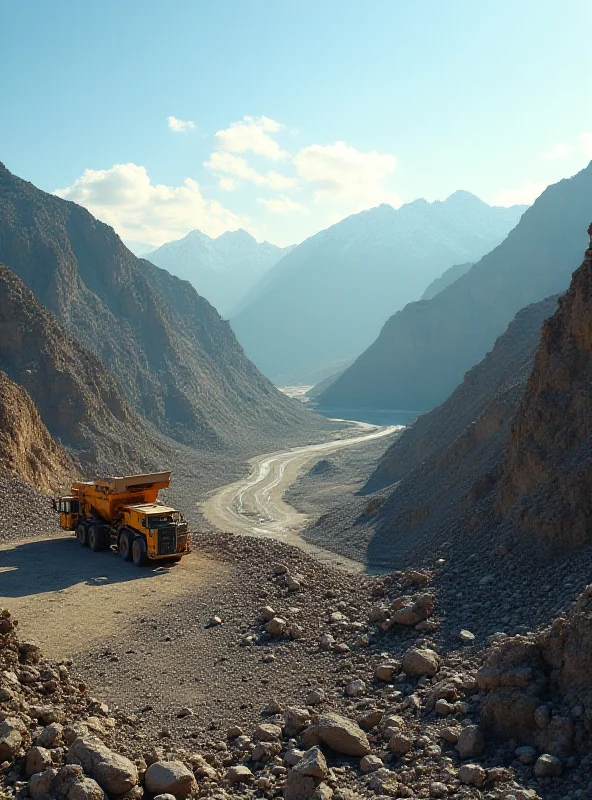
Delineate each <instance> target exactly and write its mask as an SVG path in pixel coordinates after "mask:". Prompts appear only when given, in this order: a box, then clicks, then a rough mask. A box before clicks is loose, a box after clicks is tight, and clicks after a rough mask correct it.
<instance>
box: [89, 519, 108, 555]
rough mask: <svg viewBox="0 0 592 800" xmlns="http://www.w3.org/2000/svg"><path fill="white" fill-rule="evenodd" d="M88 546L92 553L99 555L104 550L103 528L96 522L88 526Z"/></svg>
mask: <svg viewBox="0 0 592 800" xmlns="http://www.w3.org/2000/svg"><path fill="white" fill-rule="evenodd" d="M87 538H88V546H89V547H90V549H91V550H92V551H93V553H99V552H100V551H101V550H104V549H105V532H104V531H103V526H102V525H100V524H99V523H98V522H91V524H90V525H89V526H88V534H87Z"/></svg>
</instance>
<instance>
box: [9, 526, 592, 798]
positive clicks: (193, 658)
mask: <svg viewBox="0 0 592 800" xmlns="http://www.w3.org/2000/svg"><path fill="white" fill-rule="evenodd" d="M59 541H63V540H59ZM71 543H72V545H73V546H75V547H79V545H78V543H77V542H75V541H73V540H72V542H71ZM194 547H195V550H196V551H197V552H198V553H199V559H200V562H199V570H198V572H199V586H197V585H195V586H194V591H191V589H190V590H189V591H184V590H181V591H180V592H178V593H173V594H170V593H169V592H168V591H167V590H166V589H162V588H154V587H153V588H152V589H151V588H150V585H151V584H155V583H159V582H160V581H161V579H162V577H164V579H165V580H166V577H167V576H162V577H158V576H153V577H150V576H149V575H145V576H144V577H142V578H137V579H136V580H132V581H130V582H129V583H128V585H129V586H130V588H132V587H134V588H132V595H133V594H135V595H136V596H138V595H139V596H140V598H141V597H146V598H147V599H146V600H145V601H144V603H143V604H144V608H141V605H142V601H141V599H139V602H137V603H135V604H134V605H132V606H131V608H130V610H129V611H128V613H127V614H125V615H121V614H117V611H118V609H117V608H116V607H115V604H114V597H111V601H110V603H108V604H106V605H105V606H104V608H103V612H104V615H105V619H106V623H107V624H106V626H105V630H96V629H95V628H94V627H93V625H92V619H93V618H92V617H91V618H88V617H87V630H88V640H89V646H88V649H86V650H83V651H80V652H76V653H73V652H67V653H63V654H62V655H61V657H60V653H59V650H60V643H56V642H55V641H54V642H53V644H52V646H51V650H52V657H53V661H52V662H49V663H48V662H45V661H43V660H40V659H41V655H40V653H39V651H38V649H36V648H35V647H34V646H33V645H31V644H24V643H23V642H22V640H21V641H20V642H19V641H18V640H17V639H16V638H15V630H14V628H13V625H14V621H13V619H12V618H11V617H10V616H8V614H7V612H4V613H3V615H2V616H1V617H0V698H1V699H0V709H1V710H0V720H1V719H3V718H4V720H5V721H4V723H2V722H1V721H0V752H1V753H2V756H3V758H4V759H5V763H4V764H3V768H2V773H1V774H2V777H1V778H0V780H1V781H2V782H3V785H4V786H5V792H6V794H7V796H8V797H12V796H13V793H14V792H15V791H16V792H20V796H23V797H24V796H27V793H28V792H30V794H31V795H32V796H33V798H36V797H41V788H42V787H44V786H45V787H46V790H48V791H49V792H50V794H51V796H53V797H66V796H67V797H73V796H75V797H79V796H80V797H96V796H98V794H96V792H97V791H98V790H97V789H96V788H95V785H96V784H97V783H98V784H99V785H100V786H102V787H103V789H105V790H106V792H107V794H108V796H109V797H112V798H114V797H117V796H119V795H121V794H122V791H121V781H122V779H123V777H125V780H127V782H128V784H129V785H128V786H127V787H126V791H132V795H131V797H138V798H140V797H142V796H143V795H144V796H148V797H149V796H152V795H153V794H156V793H157V792H156V791H155V790H154V788H153V787H154V785H155V784H154V783H153V780H154V773H155V772H157V771H158V770H162V771H163V772H164V773H165V777H166V776H168V783H167V784H163V785H162V786H160V791H165V790H167V789H168V790H169V791H173V793H174V794H176V796H177V797H185V796H187V795H189V794H199V795H200V796H202V797H209V796H212V797H217V798H223V797H225V796H227V795H228V796H233V795H240V796H242V797H245V796H248V797H260V798H264V797H269V798H272V797H277V796H281V795H282V794H283V796H284V797H286V798H287V800H295V799H296V798H311V799H312V797H313V795H314V793H315V792H316V791H317V790H319V792H320V796H321V797H325V798H329V797H331V795H333V796H335V797H336V798H337V800H340V798H341V800H352V798H355V797H369V798H372V797H376V796H385V795H389V796H398V797H420V798H432V797H454V798H459V799H460V798H468V797H471V798H475V800H477V798H480V797H482V796H483V797H485V798H491V800H493V799H494V798H500V799H501V798H507V797H508V796H509V795H513V796H515V797H516V798H519V799H520V800H536V798H537V797H542V798H553V799H554V798H562V797H566V796H569V797H573V798H574V799H577V798H580V797H586V796H587V792H589V791H591V790H592V781H591V777H592V776H591V774H590V765H591V759H590V756H589V753H590V746H591V744H592V742H591V740H590V732H591V731H592V725H591V724H590V714H592V706H591V705H590V702H591V700H592V696H591V694H590V670H589V668H588V666H587V664H588V660H589V652H590V648H591V647H592V645H591V644H590V642H589V640H590V639H591V638H592V611H590V608H591V607H592V606H591V605H590V599H589V598H590V596H591V595H592V589H590V590H586V592H585V593H584V595H583V596H582V597H581V598H580V599H579V600H578V601H577V603H576V604H575V605H574V606H573V607H572V608H570V607H569V606H570V601H573V600H575V599H576V597H577V596H578V594H579V591H580V588H581V584H580V583H579V577H577V576H576V575H575V574H574V575H573V576H572V579H571V581H567V580H566V579H565V574H564V573H562V567H561V566H560V567H559V568H558V569H556V572H555V576H554V577H555V579H556V586H558V587H560V591H561V597H560V600H561V603H562V605H563V606H564V608H565V611H564V613H562V614H561V616H560V617H558V621H555V622H553V616H554V613H556V612H554V611H553V610H552V607H551V605H552V604H550V603H548V602H547V601H546V599H545V597H544V593H541V596H540V597H539V598H538V608H537V611H536V614H538V616H539V617H540V622H539V623H538V624H537V625H533V624H531V623H532V619H533V608H534V604H533V603H532V602H530V603H529V604H527V605H524V606H521V605H519V601H518V600H515V599H514V593H512V591H511V587H510V586H509V584H508V585H507V586H508V589H507V591H508V599H509V600H511V608H512V613H513V614H514V615H515V617H516V619H520V620H521V622H522V623H523V624H522V625H520V626H514V630H512V631H511V633H513V634H514V635H508V634H506V633H503V632H502V631H500V630H499V627H498V625H497V624H496V623H497V621H498V620H499V615H500V613H502V611H503V609H502V608H501V607H500V606H499V605H498V604H495V603H490V602H488V597H489V595H490V591H491V585H492V583H491V582H490V581H486V580H483V578H485V577H486V576H487V575H488V574H489V573H488V570H489V569H490V568H491V567H490V564H489V562H487V561H485V562H480V561H475V562H474V563H473V566H472V570H473V573H474V577H475V578H476V579H478V582H477V583H478V586H479V588H474V587H473V586H471V587H470V590H467V592H466V596H465V597H460V596H459V594H461V592H458V591H457V595H456V599H455V602H454V603H452V604H448V603H447V601H446V599H445V597H444V595H443V593H442V588H443V587H444V586H445V585H446V581H447V580H450V578H451V577H452V575H454V573H456V572H457V565H456V564H455V563H453V562H449V561H447V560H446V559H441V560H439V561H438V562H436V563H434V568H433V569H432V570H420V571H418V570H413V569H411V570H407V571H406V572H398V573H393V574H391V575H384V576H379V577H364V576H360V575H354V574H350V573H345V572H339V571H337V570H335V569H332V568H329V567H326V566H323V565H320V564H319V563H317V562H315V561H314V559H312V558H311V557H308V556H307V555H306V554H303V553H302V552H301V551H299V550H295V549H293V548H290V547H287V546H285V545H281V544H278V543H274V542H262V541H260V540H251V539H246V538H240V537H232V536H224V535H221V534H220V535H204V536H197V537H195V539H194ZM85 555H86V556H87V557H88V559H89V560H90V561H92V560H93V559H95V558H97V554H91V553H85ZM109 558H110V556H109V555H108V554H100V555H99V558H98V560H97V562H96V563H97V570H96V571H97V574H98V573H99V572H100V571H101V570H102V569H103V566H104V563H105V560H106V559H109ZM113 558H114V560H115V561H116V562H117V563H118V564H121V563H122V562H119V560H118V559H116V558H115V557H113ZM190 558H193V557H190ZM90 561H89V563H90ZM101 561H102V562H104V563H103V564H100V565H99V562H101ZM188 562H189V559H187V564H188ZM510 562H511V556H510V557H508V558H507V559H506V562H505V566H506V571H508V566H509V564H510ZM182 565H183V562H182ZM125 567H128V568H129V569H130V570H132V569H133V568H132V566H131V565H125ZM21 568H22V569H23V570H25V569H26V561H24V560H23V561H22V562H21ZM185 568H186V569H188V570H190V569H191V567H189V566H186V567H185ZM176 569H177V568H176V567H175V568H173V569H171V574H172V573H174V572H175V571H176ZM454 583H455V585H456V588H457V590H458V588H459V586H462V587H463V588H464V587H465V585H466V583H465V582H464V581H463V580H462V578H461V579H460V580H459V576H458V574H456V575H454ZM162 585H163V584H161V586H162ZM144 587H145V588H144ZM196 589H197V591H195V590H196ZM68 591H69V590H66V594H67V592H68ZM97 591H98V590H97ZM112 591H115V589H114V588H113V587H112ZM132 595H130V598H131V597H132ZM47 599H48V601H49V602H48V604H47V605H48V607H47V610H46V612H45V616H46V622H44V618H43V611H42V605H41V604H39V605H38V608H39V612H40V614H39V616H38V617H37V620H32V619H28V620H26V621H25V622H24V623H23V626H22V627H23V630H22V633H21V636H22V637H23V638H24V639H25V640H30V638H31V631H32V630H33V629H34V628H35V626H36V628H37V630H41V631H44V630H46V629H47V628H49V629H51V626H52V625H53V624H54V620H52V613H51V611H50V608H49V604H50V602H51V599H52V595H51V594H48V595H47ZM32 600H33V601H34V602H37V603H39V601H38V600H36V599H35V598H32ZM76 607H77V606H75V605H74V604H73V605H72V607H71V608H69V609H66V608H63V609H62V613H63V614H64V616H66V615H67V614H69V615H74V614H75V613H76ZM85 610H86V611H87V609H85V607H84V606H83V607H82V609H81V611H82V612H85ZM119 611H121V609H119ZM95 613H96V614H97V615H98V614H100V611H99V610H97V611H96V612H95ZM114 616H115V617H117V622H116V623H115V624H112V623H111V619H112V618H113V617H114ZM269 620H271V621H269ZM550 623H552V624H550ZM486 630H489V631H491V632H490V633H489V635H488V636H487V637H485V638H483V634H484V633H485V631H486ZM17 631H18V629H17ZM475 633H476V639H474V638H473V636H474V634H475ZM71 644H74V645H76V640H74V641H73V642H72V640H69V639H68V638H65V640H64V642H63V644H62V645H61V647H62V648H63V650H67V648H68V646H69V645H71ZM71 659H73V660H71ZM1 670H4V671H1ZM336 714H337V715H338V716H335V715H336ZM15 731H16V733H15ZM101 742H102V743H103V744H100V743H101ZM317 744H318V745H321V747H320V749H312V752H311V748H314V747H315V745H317ZM105 747H109V748H111V749H110V750H105ZM304 752H306V757H304V756H303V754H304ZM114 754H117V755H114ZM91 755H92V757H91ZM127 759H129V760H127ZM311 760H312V761H313V762H314V764H313V770H314V771H313V773H312V775H310V773H309V768H308V766H307V765H308V764H309V761H311ZM154 762H156V763H157V764H158V768H157V769H153V770H152V771H151V772H147V771H146V770H147V767H148V766H149V765H151V764H152V763H154ZM171 762H180V763H181V764H182V765H184V769H183V768H182V767H181V766H180V765H179V763H171ZM66 763H67V764H73V765H81V767H82V769H78V770H76V769H74V768H73V767H71V766H68V767H65V766H64V764H66ZM97 763H101V764H103V765H104V766H103V767H101V768H99V767H98V766H97ZM298 763H300V765H301V766H300V768H298V767H297V766H296V767H294V766H293V765H294V764H296V765H297V764H298ZM51 770H53V772H52V771H51ZM171 770H172V771H173V772H175V775H176V779H177V780H180V776H183V775H184V776H185V777H184V780H185V783H184V784H183V786H184V788H180V787H179V785H178V784H177V783H175V782H174V781H173V777H175V776H171V775H170V774H169V773H170V771H171ZM302 772H304V775H302ZM192 774H193V776H194V777H193V778H192V777H191V776H192ZM33 775H34V776H35V777H33ZM83 776H86V779H85V778H84V777H83ZM307 776H308V777H309V780H305V778H306V777H307ZM27 780H29V783H27ZM118 781H120V782H119V783H118ZM68 782H69V784H68ZM80 782H82V783H83V784H84V785H83V786H80ZM93 782H94V783H93ZM64 783H66V784H68V785H69V786H71V785H72V784H76V787H77V788H76V789H75V790H74V789H73V790H72V792H73V793H72V794H71V795H70V794H68V791H70V789H68V790H65V789H64V788H63V784H64ZM134 784H135V785H136V786H137V787H138V788H135V789H134V788H133V787H134ZM47 787H49V789H47ZM140 787H141V788H140ZM319 787H320V788H319ZM83 789H84V791H85V792H86V793H85V794H76V793H75V792H78V791H80V792H82V790H83ZM91 790H92V791H94V792H95V794H92V792H91ZM314 797H315V800H316V798H318V797H319V795H318V794H317V795H314Z"/></svg>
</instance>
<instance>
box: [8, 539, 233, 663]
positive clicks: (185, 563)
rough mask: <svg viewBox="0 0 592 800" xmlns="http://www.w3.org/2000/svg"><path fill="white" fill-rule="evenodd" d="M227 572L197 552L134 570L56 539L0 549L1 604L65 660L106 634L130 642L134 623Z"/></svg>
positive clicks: (31, 635)
mask: <svg viewBox="0 0 592 800" xmlns="http://www.w3.org/2000/svg"><path fill="white" fill-rule="evenodd" d="M227 573H228V569H227V568H226V567H225V566H224V565H223V564H220V563H216V562H215V561H213V560H212V559H209V558H206V557H204V556H203V555H200V554H198V553H192V554H191V555H190V556H188V557H186V558H185V559H183V560H182V561H181V562H180V563H179V564H175V565H173V566H169V565H167V566H158V567H155V568H153V569H152V568H149V569H146V570H138V569H132V568H131V567H130V564H129V563H126V562H125V561H123V560H122V559H120V558H118V557H117V556H116V555H115V554H114V553H108V552H102V553H91V552H90V551H89V550H88V548H85V547H81V546H80V544H79V543H78V541H77V540H76V539H75V538H74V536H71V535H69V534H63V533H58V534H55V535H53V536H49V537H42V538H38V539H29V540H26V541H23V542H19V543H15V544H9V545H3V546H1V547H0V606H6V607H8V608H10V609H11V612H12V613H13V614H14V616H16V617H17V619H18V620H19V624H20V626H21V629H22V631H23V633H24V634H25V635H26V636H27V637H28V638H31V639H34V640H35V641H37V642H39V644H41V646H42V648H43V651H44V652H45V653H46V654H47V656H48V657H50V658H55V659H60V658H65V657H70V656H72V655H73V654H75V653H77V652H80V651H81V650H84V649H86V648H88V647H89V646H91V644H93V643H94V642H96V641H98V640H102V639H104V638H105V637H107V636H122V637H125V636H126V635H127V628H128V623H129V620H130V619H132V618H133V617H134V616H136V615H138V614H142V613H144V612H145V610H146V608H147V607H150V606H151V605H153V604H154V603H157V604H158V605H161V604H165V603H166V602H167V601H168V600H169V599H171V598H174V597H178V596H179V595H181V594H190V593H197V592H199V591H200V590H202V589H203V588H204V587H205V586H208V585H211V584H215V583H219V582H220V581H223V580H225V579H226V577H227Z"/></svg>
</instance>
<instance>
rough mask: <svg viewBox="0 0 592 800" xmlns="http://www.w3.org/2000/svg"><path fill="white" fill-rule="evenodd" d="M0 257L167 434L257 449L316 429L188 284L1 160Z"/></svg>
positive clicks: (211, 446) (216, 447)
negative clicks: (274, 384)
mask: <svg viewBox="0 0 592 800" xmlns="http://www.w3.org/2000/svg"><path fill="white" fill-rule="evenodd" d="M0 261H3V262H4V263H5V264H7V266H8V267H10V269H11V270H12V271H13V272H15V273H16V274H18V275H19V276H20V277H21V279H22V280H23V281H24V283H25V284H26V285H27V286H28V288H29V289H30V290H31V291H32V292H33V294H34V295H35V297H36V298H37V300H38V301H39V302H40V303H41V304H42V305H43V306H45V308H47V309H48V310H49V311H51V312H52V314H53V315H54V316H55V317H56V319H57V321H58V322H59V323H60V324H61V325H62V327H64V328H65V329H66V330H67V331H68V332H69V333H70V334H71V335H72V336H74V338H75V339H76V340H77V341H79V342H80V343H81V344H82V345H83V346H84V347H85V348H86V349H87V350H90V351H91V352H93V353H94V354H95V355H96V356H98V358H99V359H100V360H101V361H102V362H103V364H104V365H105V366H106V367H107V368H108V369H109V370H110V372H111V374H112V375H113V377H114V378H115V381H116V384H117V386H118V388H119V391H120V392H121V394H122V395H123V396H124V397H125V399H126V400H127V402H128V403H130V404H131V406H132V407H134V408H135V409H136V410H137V411H139V412H140V413H141V414H142V415H143V416H144V417H145V418H146V419H147V420H149V421H150V422H151V423H153V424H154V425H155V426H156V427H157V428H159V429H160V430H161V431H162V432H163V433H166V434H169V435H171V436H172V437H173V438H176V439H177V440H178V441H181V442H183V443H186V444H191V445H193V446H197V447H198V448H200V449H201V450H208V451H223V450H234V451H237V450H238V451H241V452H244V451H245V449H248V448H251V450H254V449H257V452H260V450H261V449H264V448H265V447H267V446H270V447H271V446H273V445H274V444H277V441H278V439H279V438H281V439H282V441H286V440H287V439H289V438H290V436H292V437H294V439H296V438H297V437H300V436H302V434H303V433H304V432H308V433H311V432H313V431H315V430H317V429H319V428H320V427H321V426H322V425H325V423H323V422H322V421H321V420H320V418H317V417H315V415H313V414H312V413H311V412H310V411H307V410H306V409H305V408H304V407H303V406H302V404H300V403H297V402H295V401H292V400H290V399H289V398H287V397H285V396H284V395H282V394H281V393H279V392H278V391H276V390H275V389H274V387H273V386H272V385H271V384H270V383H269V382H268V381H267V380H266V379H265V378H263V376H262V375H261V374H260V373H259V372H258V371H257V370H256V369H255V367H254V366H253V365H252V364H251V362H249V361H248V359H247V358H246V357H245V355H244V353H243V351H242V349H241V347H240V346H239V344H238V342H237V341H236V339H235V338H234V335H233V334H232V331H231V330H230V328H229V327H228V325H227V324H226V323H225V322H224V321H223V320H222V319H221V318H220V316H219V315H218V313H217V312H216V311H215V310H214V309H213V308H212V306H211V305H210V304H209V303H208V302H207V300H204V299H203V298H202V297H200V296H199V295H197V293H196V292H195V290H194V289H193V288H192V287H191V286H190V285H189V284H188V283H187V282H185V281H181V280H179V279H178V278H175V277H173V276H171V275H169V274H168V273H167V272H165V271H164V270H160V269H158V268H157V267H155V266H154V265H153V264H151V263H149V262H147V261H141V260H138V259H137V258H136V257H135V256H134V255H133V254H132V253H131V252H130V251H129V250H127V248H126V247H124V245H123V244H122V242H121V240H120V239H119V237H118V236H117V235H116V234H115V232H114V231H113V229H112V228H110V227H108V226H107V225H104V224H103V223H101V222H99V221H98V220H96V219H95V218H94V217H92V216H91V215H90V214H89V213H88V212H87V211H86V210H85V209H83V208H81V207H80V206H77V205H76V204H74V203H70V202H67V201H64V200H61V199H60V198H58V197H55V196H53V195H49V194H46V193H45V192H42V191H40V190H38V189H36V188H35V187H34V186H33V185H32V184H30V183H27V182H25V181H23V180H20V179H19V178H17V177H16V176H14V175H12V174H11V173H10V172H9V171H8V170H7V169H6V168H5V167H4V166H0ZM42 417H43V413H42ZM50 429H51V428H50Z"/></svg>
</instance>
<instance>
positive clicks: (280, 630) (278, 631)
mask: <svg viewBox="0 0 592 800" xmlns="http://www.w3.org/2000/svg"><path fill="white" fill-rule="evenodd" d="M287 624H288V623H287V622H286V620H285V619H283V618H282V617H273V619H270V620H269V622H268V623H267V625H266V626H265V630H266V631H267V633H268V634H269V635H270V636H283V634H284V631H285V630H286V625H287Z"/></svg>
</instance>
